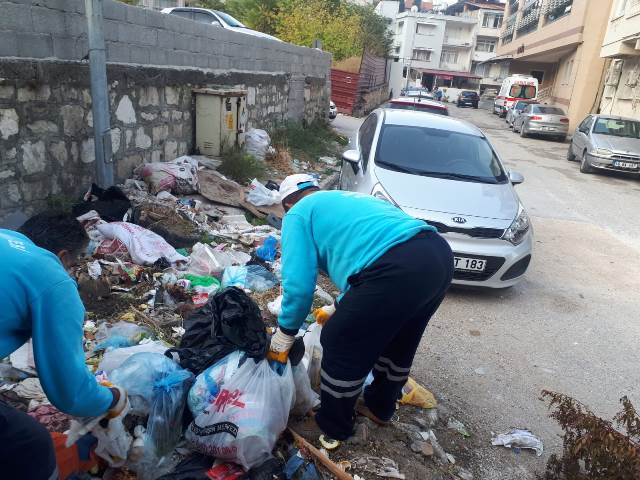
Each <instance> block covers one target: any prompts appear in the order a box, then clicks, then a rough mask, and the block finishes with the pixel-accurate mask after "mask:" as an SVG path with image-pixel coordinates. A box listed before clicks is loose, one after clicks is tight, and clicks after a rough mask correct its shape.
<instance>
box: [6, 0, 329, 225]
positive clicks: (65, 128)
mask: <svg viewBox="0 0 640 480" xmlns="http://www.w3.org/2000/svg"><path fill="white" fill-rule="evenodd" d="M83 10H84V2H82V1H79V0H27V1H25V2H24V3H12V2H5V1H0V11H1V12H3V13H2V15H0V225H2V224H7V223H8V222H7V220H6V219H7V218H8V217H9V215H10V214H12V213H16V212H19V213H20V214H26V215H30V214H32V213H34V212H35V211H37V210H38V209H41V208H42V207H43V206H44V205H45V204H46V200H47V198H49V197H51V196H52V195H57V194H61V195H65V196H77V195H79V194H81V193H82V192H83V191H85V190H86V188H87V187H88V185H89V184H90V183H91V181H92V180H93V178H94V171H95V153H94V143H93V128H92V126H93V123H92V113H91V95H90V89H89V67H88V63H87V62H86V61H81V59H82V57H83V56H84V55H85V54H86V53H87V40H86V20H85V17H84V14H83ZM105 37H106V39H107V55H108V61H109V62H110V63H109V64H108V68H107V79H108V89H109V100H110V112H111V126H112V131H111V137H112V148H113V161H114V163H115V171H116V174H117V177H118V179H119V180H122V179H124V178H127V177H128V176H130V175H131V171H132V170H133V168H134V167H135V166H137V165H138V164H140V163H142V162H144V161H164V160H172V159H173V158H175V157H176V156H178V155H181V154H185V153H191V152H192V151H193V144H194V97H193V94H192V90H193V89H194V88H203V87H209V88H216V87H240V88H244V89H247V91H248V95H247V105H248V113H249V118H248V126H249V127H262V128H269V127H272V126H274V125H276V124H278V123H281V122H283V121H286V120H288V119H295V120H299V121H303V120H304V121H307V122H310V121H313V120H314V119H323V118H325V116H326V112H327V105H328V102H329V95H330V77H329V68H330V62H331V58H330V55H328V54H326V53H323V52H320V51H317V50H313V49H309V48H303V47H297V46H293V45H290V44H286V43H283V42H277V41H272V40H263V39H257V38H253V37H250V36H248V35H243V34H239V33H234V32H227V31H223V30H221V29H220V28H215V27H210V26H207V25H204V24H198V23H195V22H191V21H188V20H186V19H182V18H179V17H172V16H169V15H164V14H160V13H158V12H153V11H147V10H144V9H141V8H137V7H130V6H127V5H125V4H122V3H118V2H112V1H110V0H105Z"/></svg>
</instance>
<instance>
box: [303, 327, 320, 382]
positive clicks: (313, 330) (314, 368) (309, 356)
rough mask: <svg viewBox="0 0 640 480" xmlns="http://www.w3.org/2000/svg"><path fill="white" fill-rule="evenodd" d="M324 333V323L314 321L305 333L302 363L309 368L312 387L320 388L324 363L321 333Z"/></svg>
mask: <svg viewBox="0 0 640 480" xmlns="http://www.w3.org/2000/svg"><path fill="white" fill-rule="evenodd" d="M321 333H322V325H320V324H318V323H312V324H311V325H309V328H308V329H307V333H305V334H304V337H303V338H302V340H303V341H304V356H303V357H302V364H303V365H304V366H305V368H306V369H307V373H308V374H309V381H310V382H311V388H313V389H314V390H316V391H317V390H319V389H320V369H321V364H322V344H321V343H320V334H321Z"/></svg>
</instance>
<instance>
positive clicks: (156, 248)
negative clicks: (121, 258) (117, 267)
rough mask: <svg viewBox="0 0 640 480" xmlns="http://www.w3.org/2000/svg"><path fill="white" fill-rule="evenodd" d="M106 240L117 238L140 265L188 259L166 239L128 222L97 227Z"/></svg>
mask: <svg viewBox="0 0 640 480" xmlns="http://www.w3.org/2000/svg"><path fill="white" fill-rule="evenodd" d="M97 228H98V231H100V233H101V234H102V235H104V236H105V237H106V238H109V239H112V238H117V239H118V240H120V241H121V242H122V243H123V244H124V245H125V246H126V247H127V250H128V251H129V255H130V256H131V259H132V260H133V261H134V262H135V263H137V264H138V265H153V264H154V263H155V262H156V260H158V259H159V258H162V257H164V258H166V259H167V260H169V262H171V263H176V262H186V261H187V257H184V256H182V255H180V254H179V253H178V252H176V249H175V248H173V247H172V246H171V245H169V244H168V243H167V242H166V241H165V239H164V238H162V237H161V236H160V235H158V234H157V233H154V232H152V231H151V230H147V229H146V228H143V227H141V226H140V225H136V224H134V223H128V222H112V223H105V224H102V225H98V226H97Z"/></svg>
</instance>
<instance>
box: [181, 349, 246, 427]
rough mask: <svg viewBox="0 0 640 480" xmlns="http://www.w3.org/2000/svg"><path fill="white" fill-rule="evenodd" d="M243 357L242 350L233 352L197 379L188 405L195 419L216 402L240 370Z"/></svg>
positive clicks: (188, 398) (190, 391) (190, 393)
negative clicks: (226, 385)
mask: <svg viewBox="0 0 640 480" xmlns="http://www.w3.org/2000/svg"><path fill="white" fill-rule="evenodd" d="M243 355H244V353H243V352H241V351H240V350H236V351H235V352H231V353H230V354H229V355H227V356H226V357H224V358H223V359H222V360H220V361H218V362H216V363H214V364H213V365H211V366H210V367H209V368H207V369H206V370H205V371H204V372H202V373H201V374H200V375H198V376H197V377H196V381H195V383H194V384H193V386H192V387H191V390H189V396H188V397H187V405H188V406H189V410H191V413H192V414H193V416H194V417H197V416H198V415H200V414H201V413H202V412H204V411H205V410H206V409H207V408H208V407H209V406H210V405H211V404H212V403H213V402H214V401H215V399H216V397H217V396H218V394H219V393H220V390H222V388H223V387H224V385H225V384H226V383H227V382H228V381H229V380H230V379H231V377H232V376H233V374H234V373H235V372H236V370H238V365H239V363H240V359H241V358H242V356H243Z"/></svg>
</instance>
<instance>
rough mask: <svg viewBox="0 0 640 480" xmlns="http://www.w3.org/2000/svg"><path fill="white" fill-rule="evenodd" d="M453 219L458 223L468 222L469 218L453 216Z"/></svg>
mask: <svg viewBox="0 0 640 480" xmlns="http://www.w3.org/2000/svg"><path fill="white" fill-rule="evenodd" d="M451 220H453V221H454V222H456V223H467V219H466V218H463V217H453V218H452V219H451Z"/></svg>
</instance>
